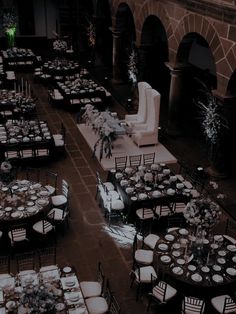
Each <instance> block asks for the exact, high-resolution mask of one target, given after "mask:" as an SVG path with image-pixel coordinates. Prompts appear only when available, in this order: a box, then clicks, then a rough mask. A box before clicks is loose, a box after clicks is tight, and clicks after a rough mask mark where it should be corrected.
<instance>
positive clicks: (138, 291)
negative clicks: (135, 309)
mask: <svg viewBox="0 0 236 314" xmlns="http://www.w3.org/2000/svg"><path fill="white" fill-rule="evenodd" d="M140 291H141V284H140V283H139V284H138V286H137V289H136V301H138V300H139V296H140Z"/></svg>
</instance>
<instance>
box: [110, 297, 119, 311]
mask: <svg viewBox="0 0 236 314" xmlns="http://www.w3.org/2000/svg"><path fill="white" fill-rule="evenodd" d="M120 311H121V310H120V306H119V304H118V302H117V300H116V298H115V296H114V294H112V295H111V302H110V307H109V313H110V314H119V313H120Z"/></svg>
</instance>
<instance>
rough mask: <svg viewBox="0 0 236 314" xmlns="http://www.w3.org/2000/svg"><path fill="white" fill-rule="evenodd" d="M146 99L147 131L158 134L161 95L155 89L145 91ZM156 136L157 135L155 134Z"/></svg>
mask: <svg viewBox="0 0 236 314" xmlns="http://www.w3.org/2000/svg"><path fill="white" fill-rule="evenodd" d="M146 97H147V119H146V124H147V129H148V130H149V131H150V132H155V131H156V133H158V125H159V116H160V101H161V95H160V94H159V93H158V92H157V91H156V90H155V89H149V88H147V89H146ZM157 135H158V134H157Z"/></svg>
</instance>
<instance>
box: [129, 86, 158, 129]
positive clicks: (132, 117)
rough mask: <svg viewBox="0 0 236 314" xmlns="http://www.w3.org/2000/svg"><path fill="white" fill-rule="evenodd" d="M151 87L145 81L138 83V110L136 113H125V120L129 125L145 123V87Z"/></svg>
mask: <svg viewBox="0 0 236 314" xmlns="http://www.w3.org/2000/svg"><path fill="white" fill-rule="evenodd" d="M147 88H148V89H151V88H152V87H151V86H150V85H149V84H148V83H146V82H139V83H138V94H139V103H138V112H137V114H127V115H125V122H126V123H127V124H128V125H129V126H134V125H135V124H139V123H145V122H146V119H147V100H146V92H145V91H146V89H147Z"/></svg>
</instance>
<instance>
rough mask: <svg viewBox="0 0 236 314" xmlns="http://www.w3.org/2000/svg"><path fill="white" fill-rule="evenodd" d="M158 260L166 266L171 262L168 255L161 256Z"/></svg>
mask: <svg viewBox="0 0 236 314" xmlns="http://www.w3.org/2000/svg"><path fill="white" fill-rule="evenodd" d="M160 260H161V261H162V263H165V264H168V263H170V262H171V257H170V256H169V255H162V256H161V257H160Z"/></svg>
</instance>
